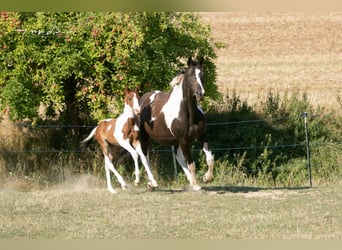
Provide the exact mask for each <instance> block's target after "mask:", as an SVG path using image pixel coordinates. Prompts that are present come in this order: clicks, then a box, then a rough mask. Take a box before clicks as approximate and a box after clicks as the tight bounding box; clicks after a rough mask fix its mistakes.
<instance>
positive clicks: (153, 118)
mask: <svg viewBox="0 0 342 250" xmlns="http://www.w3.org/2000/svg"><path fill="white" fill-rule="evenodd" d="M160 92H161V91H160V90H156V91H154V93H153V94H152V95H151V96H150V98H149V99H150V104H151V103H153V102H154V100H155V99H156V95H158V94H159V93H160ZM155 120H156V117H151V122H153V121H155Z"/></svg>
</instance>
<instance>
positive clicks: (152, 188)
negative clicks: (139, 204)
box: [147, 182, 158, 191]
mask: <svg viewBox="0 0 342 250" xmlns="http://www.w3.org/2000/svg"><path fill="white" fill-rule="evenodd" d="M147 188H148V189H150V190H151V191H154V190H156V189H157V188H158V184H154V185H153V184H152V182H148V183H147Z"/></svg>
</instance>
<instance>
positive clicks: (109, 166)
mask: <svg viewBox="0 0 342 250" xmlns="http://www.w3.org/2000/svg"><path fill="white" fill-rule="evenodd" d="M105 161H106V176H107V188H108V190H109V192H111V193H116V192H115V191H114V189H113V187H112V184H111V181H110V175H109V171H112V172H113V174H114V175H115V177H116V178H117V179H118V181H119V183H120V184H121V188H122V189H127V184H126V182H125V180H124V179H123V178H122V176H121V175H120V174H119V172H118V171H117V170H116V169H115V167H114V165H113V163H112V160H111V159H110V158H109V157H108V156H107V155H105ZM113 191H114V192H113Z"/></svg>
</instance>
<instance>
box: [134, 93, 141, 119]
mask: <svg viewBox="0 0 342 250" xmlns="http://www.w3.org/2000/svg"><path fill="white" fill-rule="evenodd" d="M133 111H134V113H135V114H136V115H138V114H139V113H140V105H139V100H138V97H137V94H134V97H133Z"/></svg>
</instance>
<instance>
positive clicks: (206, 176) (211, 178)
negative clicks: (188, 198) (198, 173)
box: [203, 174, 213, 183]
mask: <svg viewBox="0 0 342 250" xmlns="http://www.w3.org/2000/svg"><path fill="white" fill-rule="evenodd" d="M212 180H213V176H208V175H207V174H205V175H204V176H203V182H204V183H207V182H210V181H212Z"/></svg>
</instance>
